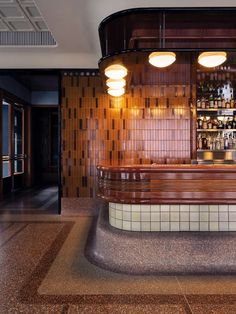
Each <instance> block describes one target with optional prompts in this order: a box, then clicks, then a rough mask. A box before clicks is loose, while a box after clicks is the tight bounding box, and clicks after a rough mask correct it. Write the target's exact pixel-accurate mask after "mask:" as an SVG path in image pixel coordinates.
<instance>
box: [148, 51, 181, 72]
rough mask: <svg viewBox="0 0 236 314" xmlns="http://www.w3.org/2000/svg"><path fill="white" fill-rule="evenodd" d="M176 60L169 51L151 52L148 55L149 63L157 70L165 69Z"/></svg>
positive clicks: (174, 55)
mask: <svg viewBox="0 0 236 314" xmlns="http://www.w3.org/2000/svg"><path fill="white" fill-rule="evenodd" d="M175 60H176V54H175V53H174V52H170V51H159V52H157V51H156V52H152V53H151V54H150V55H149V60H148V61H149V63H150V64H152V65H154V66H155V67H157V68H165V67H167V66H169V65H171V64H172V63H174V62H175Z"/></svg>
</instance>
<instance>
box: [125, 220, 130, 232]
mask: <svg viewBox="0 0 236 314" xmlns="http://www.w3.org/2000/svg"><path fill="white" fill-rule="evenodd" d="M123 229H124V230H128V231H130V230H131V221H123Z"/></svg>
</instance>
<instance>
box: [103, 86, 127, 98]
mask: <svg viewBox="0 0 236 314" xmlns="http://www.w3.org/2000/svg"><path fill="white" fill-rule="evenodd" d="M107 92H108V94H109V95H111V96H114V97H119V96H122V95H124V93H125V89H124V88H123V87H122V88H119V89H113V88H108V90H107Z"/></svg>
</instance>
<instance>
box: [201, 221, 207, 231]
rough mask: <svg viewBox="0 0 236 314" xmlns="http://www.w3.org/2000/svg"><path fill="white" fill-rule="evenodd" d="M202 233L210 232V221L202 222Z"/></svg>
mask: <svg viewBox="0 0 236 314" xmlns="http://www.w3.org/2000/svg"><path fill="white" fill-rule="evenodd" d="M200 231H209V223H208V221H200Z"/></svg>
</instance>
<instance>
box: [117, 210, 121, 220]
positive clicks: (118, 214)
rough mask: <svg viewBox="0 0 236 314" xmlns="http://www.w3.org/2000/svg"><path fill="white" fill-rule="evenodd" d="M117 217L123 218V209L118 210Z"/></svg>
mask: <svg viewBox="0 0 236 314" xmlns="http://www.w3.org/2000/svg"><path fill="white" fill-rule="evenodd" d="M116 219H120V220H122V219H123V211H122V210H118V209H117V210H116Z"/></svg>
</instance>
